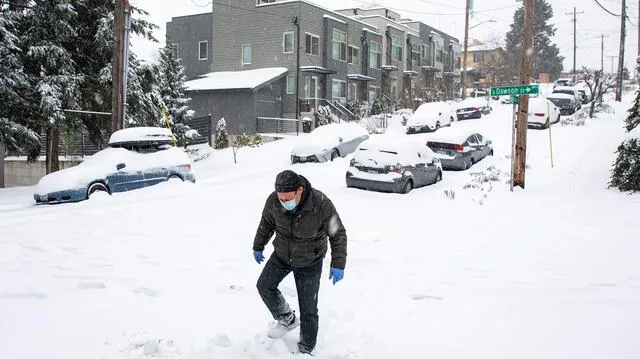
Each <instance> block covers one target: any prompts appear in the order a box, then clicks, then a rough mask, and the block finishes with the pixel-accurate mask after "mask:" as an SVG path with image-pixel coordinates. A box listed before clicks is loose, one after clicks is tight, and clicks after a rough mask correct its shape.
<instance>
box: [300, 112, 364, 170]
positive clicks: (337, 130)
mask: <svg viewBox="0 0 640 359" xmlns="http://www.w3.org/2000/svg"><path fill="white" fill-rule="evenodd" d="M368 138H369V133H368V132H367V130H366V129H365V128H364V127H362V126H360V125H357V124H355V123H348V122H341V123H330V124H327V125H324V126H319V127H317V128H316V129H314V130H313V131H311V133H309V134H308V135H306V136H301V137H300V140H299V141H298V143H296V144H295V145H294V147H293V149H292V150H291V163H299V162H328V161H333V160H334V159H335V158H337V157H344V156H346V155H348V154H349V153H352V152H353V151H355V149H356V147H358V145H359V144H360V143H362V141H364V140H366V139H368Z"/></svg>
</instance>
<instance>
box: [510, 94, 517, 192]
mask: <svg viewBox="0 0 640 359" xmlns="http://www.w3.org/2000/svg"><path fill="white" fill-rule="evenodd" d="M516 98H517V97H516ZM512 106H513V111H512V113H513V118H512V120H511V173H510V176H509V177H511V178H510V180H509V190H510V191H511V192H513V171H514V170H515V168H516V114H517V108H518V105H517V102H513V105H512Z"/></svg>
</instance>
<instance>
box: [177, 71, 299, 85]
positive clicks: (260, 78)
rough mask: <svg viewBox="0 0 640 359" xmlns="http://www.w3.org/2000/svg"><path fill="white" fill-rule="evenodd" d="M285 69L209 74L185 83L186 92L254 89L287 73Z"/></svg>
mask: <svg viewBox="0 0 640 359" xmlns="http://www.w3.org/2000/svg"><path fill="white" fill-rule="evenodd" d="M288 71H289V70H288V69H287V68H285V67H267V68H262V69H254V70H245V71H220V72H210V73H208V74H206V75H204V76H203V77H201V78H198V79H195V80H191V81H187V82H186V83H185V86H186V89H187V91H202V90H232V89H254V88H256V87H258V86H260V85H262V84H263V83H265V82H267V81H269V80H273V79H274V78H276V77H278V76H281V75H283V74H285V73H287V72H288Z"/></svg>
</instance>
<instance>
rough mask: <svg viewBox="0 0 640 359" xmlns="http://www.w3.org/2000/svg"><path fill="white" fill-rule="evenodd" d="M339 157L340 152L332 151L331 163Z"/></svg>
mask: <svg viewBox="0 0 640 359" xmlns="http://www.w3.org/2000/svg"><path fill="white" fill-rule="evenodd" d="M338 157H340V152H338V150H336V149H334V150H333V151H331V161H333V160H335V159H336V158H338Z"/></svg>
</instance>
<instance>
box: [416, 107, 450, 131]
mask: <svg viewBox="0 0 640 359" xmlns="http://www.w3.org/2000/svg"><path fill="white" fill-rule="evenodd" d="M454 116H455V114H454V113H453V111H452V110H451V105H449V104H448V103H446V102H427V103H423V104H422V105H420V106H418V108H417V109H416V111H415V112H414V113H413V115H412V116H411V117H410V118H409V120H408V121H407V133H417V132H423V131H427V132H430V131H435V130H437V129H439V128H440V127H443V126H450V125H451V122H453V121H454V120H455V119H454Z"/></svg>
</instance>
